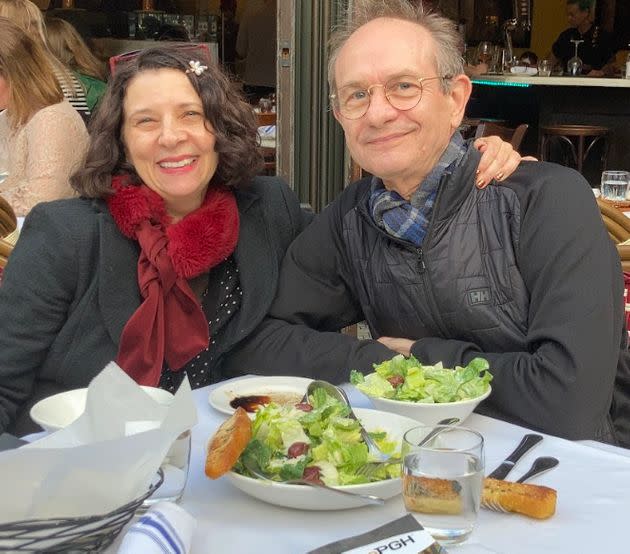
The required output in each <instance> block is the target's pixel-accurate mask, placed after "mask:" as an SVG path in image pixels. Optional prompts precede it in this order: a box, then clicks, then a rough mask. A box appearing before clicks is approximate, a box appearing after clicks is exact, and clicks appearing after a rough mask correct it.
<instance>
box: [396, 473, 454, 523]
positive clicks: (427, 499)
mask: <svg viewBox="0 0 630 554" xmlns="http://www.w3.org/2000/svg"><path fill="white" fill-rule="evenodd" d="M460 491H461V485H460V484H459V483H458V482H457V481H452V480H450V479H437V478H429V477H415V476H413V475H404V476H403V499H404V501H405V507H406V508H407V509H408V510H409V511H411V512H422V513H424V514H459V513H461V512H462V509H463V504H462V497H461V494H460Z"/></svg>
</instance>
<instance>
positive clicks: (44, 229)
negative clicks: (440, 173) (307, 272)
mask: <svg viewBox="0 0 630 554" xmlns="http://www.w3.org/2000/svg"><path fill="white" fill-rule="evenodd" d="M147 91H150V94H147ZM256 141H257V134H256V123H255V119H254V114H253V112H252V110H251V107H250V106H249V105H248V104H247V103H246V102H245V101H244V99H243V98H242V97H241V96H240V95H239V94H238V93H237V92H235V88H234V86H233V85H232V84H231V83H230V82H229V80H228V78H227V77H226V76H225V75H224V74H223V73H222V72H221V71H220V70H219V68H218V67H217V66H215V65H214V64H213V62H212V61H210V60H209V59H208V58H206V57H203V56H202V55H201V51H199V52H197V53H195V54H191V53H190V51H183V50H181V49H177V48H175V47H162V48H155V49H150V50H144V51H142V52H141V53H139V54H138V55H137V56H136V57H133V58H131V59H128V61H126V62H125V63H124V64H121V65H119V66H116V69H115V71H114V74H113V76H112V78H111V79H110V83H109V86H108V90H107V92H106V94H105V96H104V97H103V100H102V102H101V105H100V107H99V110H98V112H97V113H96V115H95V116H94V119H93V120H92V122H91V124H90V146H89V150H88V154H87V160H86V162H85V166H84V168H83V169H82V170H81V171H80V172H79V173H78V174H77V175H75V176H74V178H73V179H72V184H73V186H74V188H75V189H76V190H77V191H78V192H79V193H80V194H81V196H82V198H76V199H71V200H65V201H61V202H55V203H50V204H44V205H41V206H38V207H37V208H36V209H35V210H33V212H32V213H31V214H30V215H29V217H28V218H27V219H26V221H25V223H24V227H23V230H22V235H21V237H20V240H19V241H18V244H17V246H16V248H15V250H14V251H13V253H12V255H11V259H10V261H9V264H8V265H7V268H6V272H5V276H4V282H3V285H2V287H0V314H1V315H2V316H3V317H0V431H3V430H5V429H10V430H11V431H13V432H14V433H16V434H21V433H25V432H29V431H30V430H32V429H33V424H32V423H31V422H30V421H29V419H28V410H29V408H30V406H31V405H32V404H33V403H34V402H36V401H37V400H39V399H40V398H43V397H45V396H48V395H50V394H53V393H54V392H58V391H60V390H66V389H71V388H77V387H85V386H87V385H88V383H89V382H90V380H91V379H92V378H93V377H94V376H95V375H96V374H98V372H99V371H100V370H101V369H102V368H103V367H104V366H105V365H106V364H107V363H108V362H109V361H110V360H112V359H116V361H117V362H118V363H119V365H121V367H123V369H125V370H126V371H127V372H128V373H129V374H130V375H131V376H132V377H133V378H134V379H135V380H136V381H137V382H138V383H140V384H146V385H152V386H160V387H163V388H166V389H168V390H174V389H175V388H176V387H177V386H178V384H179V383H180V382H181V380H182V379H183V377H184V375H185V374H187V375H188V377H189V379H190V381H191V384H192V386H193V387H200V386H203V385H206V384H208V383H211V382H215V381H219V380H221V379H222V378H224V377H225V375H224V373H223V370H222V365H223V363H224V361H225V360H226V359H227V358H228V357H229V355H230V354H231V352H233V351H235V350H237V349H239V348H240V346H241V344H240V343H241V341H243V339H245V338H246V337H248V336H249V335H251V334H252V332H253V331H254V329H255V328H256V327H257V325H258V324H259V323H260V322H261V321H262V319H263V316H264V315H265V313H266V312H267V310H268V308H269V306H270V305H271V301H272V299H273V296H274V294H275V290H276V285H277V279H278V270H279V264H280V261H281V259H282V256H283V254H284V251H285V249H286V248H287V246H288V245H289V243H290V242H291V240H292V239H293V238H294V237H295V236H296V235H297V234H298V233H299V232H300V231H301V230H302V228H303V227H304V226H305V225H306V223H307V222H308V219H309V218H308V216H307V215H306V214H305V213H304V212H302V211H301V210H300V208H299V203H298V201H297V199H296V197H295V196H294V195H293V193H292V192H291V190H290V189H289V188H288V187H287V185H286V184H284V183H283V182H282V181H281V180H279V179H277V178H271V177H254V175H255V174H256V172H257V171H258V170H259V168H260V161H261V160H260V158H259V154H258V153H257V144H256ZM490 146H491V148H490V150H493V152H492V153H491V156H490V158H492V156H493V155H494V154H495V153H496V151H497V148H496V144H495V145H494V146H493V145H492V144H491V145H490ZM509 158H510V159H509V160H508V162H507V166H508V167H511V168H512V169H513V165H512V164H513V161H514V157H509ZM500 165H501V164H500ZM504 169H505V167H504ZM33 276H36V278H34V277H33ZM249 359H251V360H252V365H251V366H248V367H243V368H242V371H243V372H244V373H246V372H251V371H253V370H255V359H256V353H255V352H252V353H251V355H250V356H249Z"/></svg>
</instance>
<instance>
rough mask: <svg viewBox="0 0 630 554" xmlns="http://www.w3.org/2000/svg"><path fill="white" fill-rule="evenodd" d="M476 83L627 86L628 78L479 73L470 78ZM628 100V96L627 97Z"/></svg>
mask: <svg viewBox="0 0 630 554" xmlns="http://www.w3.org/2000/svg"><path fill="white" fill-rule="evenodd" d="M472 82H473V84H476V85H486V84H487V85H496V86H501V84H503V86H508V87H509V86H514V87H523V88H527V87H528V86H554V87H606V88H629V89H630V79H612V78H609V77H562V76H561V75H560V76H555V75H552V76H551V77H539V76H538V75H481V76H479V77H475V78H474V79H472ZM628 99H629V100H630V98H628Z"/></svg>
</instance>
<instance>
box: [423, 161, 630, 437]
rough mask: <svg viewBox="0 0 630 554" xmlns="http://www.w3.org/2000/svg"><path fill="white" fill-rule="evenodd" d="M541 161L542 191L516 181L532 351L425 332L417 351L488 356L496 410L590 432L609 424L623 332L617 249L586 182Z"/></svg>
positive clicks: (462, 360) (444, 356) (539, 424)
mask: <svg viewBox="0 0 630 554" xmlns="http://www.w3.org/2000/svg"><path fill="white" fill-rule="evenodd" d="M536 165H537V167H534V168H533V176H534V178H535V179H543V180H545V182H544V185H543V186H542V187H540V188H538V187H536V188H537V189H538V191H537V192H536V193H533V192H532V191H530V190H528V188H527V183H526V182H523V183H521V184H520V185H516V187H515V188H516V190H517V191H518V193H519V195H520V197H521V222H522V223H521V234H520V237H521V239H520V244H519V247H518V265H519V268H520V271H521V275H522V276H523V279H524V281H525V284H526V286H527V289H528V291H529V294H530V310H529V321H528V331H527V344H528V348H527V351H524V352H482V351H481V349H480V348H478V347H477V346H476V345H475V344H471V343H469V342H463V341H459V340H448V339H441V338H423V339H420V340H418V341H416V342H415V343H414V345H413V347H412V353H413V354H414V355H415V356H417V357H418V358H419V359H420V360H421V361H424V362H427V363H435V362H437V361H443V363H444V364H445V365H447V366H448V365H454V364H466V363H467V362H468V361H470V360H471V359H472V358H474V357H476V356H482V357H484V358H486V359H487V360H488V361H489V363H490V367H491V373H492V374H493V375H494V380H493V382H492V387H493V392H492V395H491V397H490V398H489V399H488V400H487V401H486V402H488V403H489V404H490V405H492V406H494V407H495V408H496V409H497V410H498V411H499V413H503V414H507V415H508V416H510V417H511V418H513V419H514V420H516V421H518V422H522V423H524V424H525V425H527V426H530V427H534V428H538V429H542V430H544V431H545V432H548V433H551V434H557V435H560V436H563V437H568V438H572V439H580V438H592V437H594V436H600V435H602V434H604V433H606V431H607V430H602V429H597V428H596V426H597V425H598V423H597V422H601V421H602V420H603V419H604V420H605V419H606V414H607V412H608V410H609V407H610V400H611V397H612V391H613V384H614V379H615V371H616V366H617V360H618V357H619V344H620V337H621V334H622V332H623V331H622V323H623V315H622V313H623V304H622V294H623V288H622V287H623V284H622V279H621V268H620V264H619V258H618V256H617V254H616V251H615V248H614V245H613V244H612V242H611V241H610V239H609V237H608V235H607V233H606V230H605V228H604V225H603V222H602V219H601V216H600V213H599V210H598V208H597V205H596V203H595V201H594V198H593V194H592V192H591V189H590V187H589V186H588V183H586V182H585V181H584V179H583V178H582V177H581V176H580V175H579V174H578V173H577V172H574V171H572V170H566V169H564V168H559V167H558V166H553V165H550V164H536ZM514 179H518V177H516V174H515V176H514ZM532 188H534V187H532ZM608 431H609V430H608Z"/></svg>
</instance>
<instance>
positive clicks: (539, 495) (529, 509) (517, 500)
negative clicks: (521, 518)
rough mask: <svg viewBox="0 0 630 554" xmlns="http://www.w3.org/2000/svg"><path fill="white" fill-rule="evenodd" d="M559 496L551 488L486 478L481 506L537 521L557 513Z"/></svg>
mask: <svg viewBox="0 0 630 554" xmlns="http://www.w3.org/2000/svg"><path fill="white" fill-rule="evenodd" d="M557 496H558V494H557V492H556V491H555V490H554V489H551V488H549V487H543V486H539V485H528V484H525V483H512V482H510V481H500V480H498V479H488V478H486V479H484V483H483V493H482V497H481V504H482V505H484V504H486V505H489V506H497V507H500V508H503V509H504V510H506V511H508V512H515V513H517V514H523V515H526V516H529V517H533V518H536V519H547V518H548V517H551V516H552V515H553V514H554V513H555V512H556V499H557Z"/></svg>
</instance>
